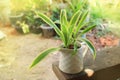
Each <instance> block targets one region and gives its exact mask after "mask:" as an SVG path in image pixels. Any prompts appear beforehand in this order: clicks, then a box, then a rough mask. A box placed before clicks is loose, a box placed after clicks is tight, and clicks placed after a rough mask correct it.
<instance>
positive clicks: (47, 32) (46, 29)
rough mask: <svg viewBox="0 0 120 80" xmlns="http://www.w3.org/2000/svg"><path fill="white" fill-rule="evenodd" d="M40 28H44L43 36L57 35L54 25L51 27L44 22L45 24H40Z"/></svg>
mask: <svg viewBox="0 0 120 80" xmlns="http://www.w3.org/2000/svg"><path fill="white" fill-rule="evenodd" d="M40 28H41V29H42V35H43V37H45V38H50V37H53V36H55V30H54V28H53V27H50V26H48V25H46V24H43V25H41V26H40Z"/></svg>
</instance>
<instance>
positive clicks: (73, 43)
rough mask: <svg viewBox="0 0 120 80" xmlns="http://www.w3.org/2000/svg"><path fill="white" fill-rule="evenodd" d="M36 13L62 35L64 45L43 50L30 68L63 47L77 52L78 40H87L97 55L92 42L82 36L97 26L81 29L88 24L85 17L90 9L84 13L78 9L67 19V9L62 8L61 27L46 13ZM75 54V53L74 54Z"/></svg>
mask: <svg viewBox="0 0 120 80" xmlns="http://www.w3.org/2000/svg"><path fill="white" fill-rule="evenodd" d="M36 14H37V15H38V16H39V17H40V18H41V19H42V20H43V21H45V22H46V23H47V24H48V25H50V26H52V27H53V28H54V29H55V31H56V33H57V34H58V35H59V36H60V39H61V41H62V42H63V46H62V47H57V48H50V49H48V50H45V51H43V52H41V53H40V54H39V55H38V56H37V57H36V58H35V60H34V61H33V63H32V64H31V65H30V68H32V67H34V66H35V65H36V64H38V63H39V62H40V61H41V60H42V59H44V58H45V57H46V56H47V55H48V54H49V53H51V52H54V51H57V50H60V49H61V48H67V49H73V50H74V53H76V51H77V49H78V46H79V44H78V42H80V41H81V42H85V43H86V45H87V46H88V47H89V49H90V51H91V53H92V55H93V57H94V58H95V56H96V51H95V48H94V46H93V45H92V43H91V42H90V41H89V40H88V39H85V38H82V35H83V34H85V33H87V32H88V31H90V30H91V29H93V28H94V27H95V25H90V26H88V27H87V28H85V29H84V30H82V31H80V30H81V29H82V27H84V26H85V25H88V24H89V23H88V22H85V19H86V18H87V15H88V11H86V12H84V13H82V12H81V11H79V10H78V11H77V12H75V13H74V14H73V16H72V18H71V19H70V21H68V19H67V15H66V10H64V9H63V10H61V13H60V25H61V29H59V28H58V27H57V26H56V25H55V23H54V22H53V21H52V20H51V19H50V18H49V17H47V16H46V15H44V14H42V13H39V12H36ZM81 15H82V16H81ZM73 55H74V54H73Z"/></svg>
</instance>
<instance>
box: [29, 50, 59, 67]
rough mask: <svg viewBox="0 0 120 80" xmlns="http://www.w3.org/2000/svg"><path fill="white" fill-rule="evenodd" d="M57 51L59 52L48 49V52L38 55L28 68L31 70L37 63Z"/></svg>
mask: <svg viewBox="0 0 120 80" xmlns="http://www.w3.org/2000/svg"><path fill="white" fill-rule="evenodd" d="M57 50H59V48H50V49H48V50H46V51H44V52H42V53H40V55H38V56H37V57H36V58H35V59H34V61H33V63H32V64H31V65H30V68H32V67H34V66H35V65H36V64H38V63H39V62H40V61H41V60H43V59H44V58H45V57H46V56H47V55H48V54H49V53H51V52H54V51H57Z"/></svg>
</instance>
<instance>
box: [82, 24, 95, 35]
mask: <svg viewBox="0 0 120 80" xmlns="http://www.w3.org/2000/svg"><path fill="white" fill-rule="evenodd" d="M95 27H96V25H95V24H94V25H92V26H89V27H87V28H85V29H84V30H83V31H82V32H81V35H82V34H85V33H87V32H88V31H90V30H92V29H93V28H95Z"/></svg>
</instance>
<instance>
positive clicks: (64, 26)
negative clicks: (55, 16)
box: [60, 10, 68, 47]
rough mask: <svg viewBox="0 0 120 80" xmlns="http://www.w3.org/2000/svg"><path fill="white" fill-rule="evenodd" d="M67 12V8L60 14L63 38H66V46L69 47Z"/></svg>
mask: <svg viewBox="0 0 120 80" xmlns="http://www.w3.org/2000/svg"><path fill="white" fill-rule="evenodd" d="M66 16H67V14H66V11H65V10H62V11H61V14H60V24H61V33H63V37H64V38H63V39H64V44H65V47H67V42H68V21H67V17H66Z"/></svg>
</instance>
